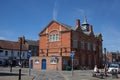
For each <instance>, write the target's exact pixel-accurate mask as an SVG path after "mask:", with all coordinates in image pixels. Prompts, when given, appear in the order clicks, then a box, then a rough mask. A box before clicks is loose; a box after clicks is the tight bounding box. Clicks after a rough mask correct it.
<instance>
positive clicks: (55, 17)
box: [53, 0, 58, 20]
mask: <svg viewBox="0 0 120 80" xmlns="http://www.w3.org/2000/svg"><path fill="white" fill-rule="evenodd" d="M57 16H58V0H56V1H55V3H54V8H53V19H54V20H56V19H57Z"/></svg>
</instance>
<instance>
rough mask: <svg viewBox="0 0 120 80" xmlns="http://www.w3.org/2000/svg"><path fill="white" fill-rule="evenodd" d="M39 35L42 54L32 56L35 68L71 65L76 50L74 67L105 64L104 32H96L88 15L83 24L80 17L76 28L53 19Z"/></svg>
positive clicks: (91, 66)
mask: <svg viewBox="0 0 120 80" xmlns="http://www.w3.org/2000/svg"><path fill="white" fill-rule="evenodd" d="M39 36H40V42H39V57H32V58H31V61H32V63H33V64H34V65H33V66H32V67H33V68H34V69H47V70H56V69H58V70H64V69H65V67H66V66H71V57H70V53H71V52H74V53H75V55H74V60H73V66H74V69H79V68H80V66H89V67H90V68H93V67H94V65H95V64H97V65H98V66H100V65H101V59H102V35H101V34H94V32H93V28H92V25H90V24H88V23H87V20H86V18H85V20H84V22H83V24H82V25H81V24H80V20H79V19H78V20H76V26H75V27H71V26H68V25H66V24H63V23H60V22H57V21H54V20H53V21H51V22H50V23H49V24H48V25H47V26H46V27H45V28H44V29H43V30H42V31H41V32H40V34H39Z"/></svg>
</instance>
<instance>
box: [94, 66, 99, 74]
mask: <svg viewBox="0 0 120 80" xmlns="http://www.w3.org/2000/svg"><path fill="white" fill-rule="evenodd" d="M94 72H96V73H98V72H99V69H98V67H97V65H95V67H94Z"/></svg>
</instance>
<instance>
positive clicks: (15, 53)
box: [0, 36, 39, 67]
mask: <svg viewBox="0 0 120 80" xmlns="http://www.w3.org/2000/svg"><path fill="white" fill-rule="evenodd" d="M20 45H21V49H20ZM29 50H30V51H31V56H38V51H39V41H35V40H26V39H25V37H24V36H23V37H19V38H18V41H16V42H15V41H8V40H0V65H1V66H8V65H10V63H12V64H13V66H17V65H19V62H20V60H21V63H22V66H23V67H27V66H28V64H29V60H28V56H27V54H28V51H29ZM20 51H21V52H20Z"/></svg>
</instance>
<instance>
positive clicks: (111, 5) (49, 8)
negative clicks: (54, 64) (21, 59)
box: [0, 0, 120, 52]
mask: <svg viewBox="0 0 120 80" xmlns="http://www.w3.org/2000/svg"><path fill="white" fill-rule="evenodd" d="M119 3H120V0H0V39H2V40H10V41H17V40H18V37H21V36H23V35H24V36H25V37H26V39H30V40H39V33H40V32H41V31H42V30H43V29H44V28H45V27H46V26H47V25H48V24H49V23H50V22H51V21H52V20H56V21H59V22H62V23H65V24H67V25H70V26H75V24H76V20H77V19H80V21H81V24H82V23H83V21H84V16H86V18H87V21H88V23H89V24H91V25H92V26H93V30H94V33H95V34H99V33H102V37H103V48H106V49H107V51H114V52H116V51H120V26H119V25H120V5H119Z"/></svg>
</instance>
